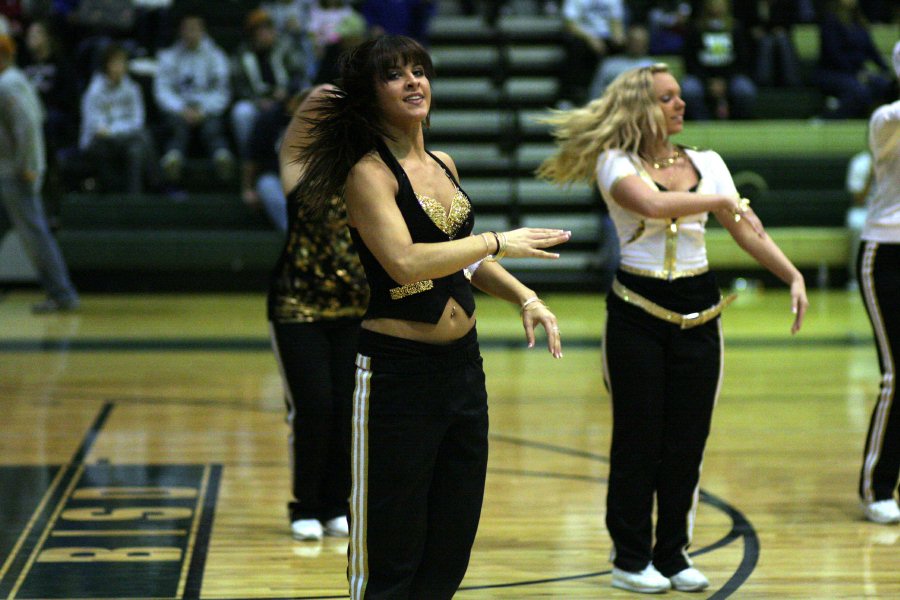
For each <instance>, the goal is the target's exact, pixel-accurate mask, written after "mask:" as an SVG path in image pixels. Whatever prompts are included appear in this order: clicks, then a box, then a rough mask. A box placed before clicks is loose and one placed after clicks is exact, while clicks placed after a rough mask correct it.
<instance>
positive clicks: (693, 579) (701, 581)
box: [669, 567, 709, 592]
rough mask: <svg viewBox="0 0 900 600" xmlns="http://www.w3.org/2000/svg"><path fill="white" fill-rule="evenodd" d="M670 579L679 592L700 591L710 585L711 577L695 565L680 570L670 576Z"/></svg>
mask: <svg viewBox="0 0 900 600" xmlns="http://www.w3.org/2000/svg"><path fill="white" fill-rule="evenodd" d="M669 581H671V582H672V587H673V588H674V589H676V590H678V591H679V592H699V591H701V590H705V589H706V588H708V587H709V579H707V578H706V575H704V574H703V573H701V572H700V571H698V570H697V569H695V568H694V567H688V568H687V569H682V570H681V571H678V572H677V573H675V574H674V575H672V576H671V577H669Z"/></svg>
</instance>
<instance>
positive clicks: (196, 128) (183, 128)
mask: <svg viewBox="0 0 900 600" xmlns="http://www.w3.org/2000/svg"><path fill="white" fill-rule="evenodd" d="M228 67H229V65H228V57H227V56H226V54H225V52H224V51H223V50H222V49H221V48H220V47H219V46H218V45H217V44H216V43H215V42H214V41H213V40H212V39H211V38H210V37H209V36H208V35H207V34H206V25H205V22H204V20H203V17H201V16H200V15H197V14H190V13H189V14H185V16H184V17H183V18H182V19H181V23H180V26H179V41H178V42H176V43H175V44H174V45H173V46H172V47H170V48H168V49H165V50H162V51H161V52H160V53H159V69H158V72H157V75H156V78H155V79H154V81H153V93H154V96H155V98H156V103H157V105H158V106H159V109H160V111H161V113H162V118H163V120H164V123H165V125H166V126H167V129H168V132H167V134H168V138H167V139H166V142H165V154H164V155H163V157H162V168H163V171H164V172H165V175H166V177H167V179H169V180H170V181H178V180H179V179H180V178H181V171H182V167H183V165H184V160H185V157H186V156H187V154H188V149H189V145H190V141H191V137H192V134H195V133H196V134H199V137H200V138H201V141H202V142H203V145H204V146H205V149H206V151H207V152H208V153H209V155H210V156H211V157H212V160H213V163H214V164H215V167H216V172H217V174H218V176H219V178H220V179H223V180H228V179H230V178H231V176H232V173H233V169H234V156H233V155H232V153H231V150H229V148H228V142H227V140H226V138H225V129H224V123H223V114H224V112H225V109H226V108H227V107H228V103H229V101H230V99H231V87H230V82H229V78H230V72H229V68H228Z"/></svg>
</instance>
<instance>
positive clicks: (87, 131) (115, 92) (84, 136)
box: [78, 73, 145, 149]
mask: <svg viewBox="0 0 900 600" xmlns="http://www.w3.org/2000/svg"><path fill="white" fill-rule="evenodd" d="M144 118H145V111H144V98H143V96H142V95H141V89H140V87H138V85H137V84H136V83H135V82H134V81H132V80H131V78H129V77H128V76H127V75H126V76H125V77H124V78H123V79H122V81H120V82H119V84H118V85H113V83H112V82H111V81H110V80H109V79H108V78H107V77H106V76H105V75H102V74H100V73H98V74H96V75H94V77H93V79H91V83H90V85H89V86H88V89H87V90H86V91H85V93H84V95H83V96H82V98H81V136H80V138H79V140H78V145H79V147H81V148H82V149H85V148H87V147H88V146H89V145H90V144H91V141H92V140H93V139H94V136H96V135H97V132H98V131H100V130H101V129H105V130H106V131H107V132H108V133H109V134H110V135H122V134H126V133H131V132H134V131H137V130H139V129H141V128H143V127H144Z"/></svg>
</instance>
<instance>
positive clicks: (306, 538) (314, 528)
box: [291, 519, 323, 542]
mask: <svg viewBox="0 0 900 600" xmlns="http://www.w3.org/2000/svg"><path fill="white" fill-rule="evenodd" d="M322 533H323V531H322V524H321V523H319V520H318V519H297V520H296V521H294V522H293V523H291V535H293V536H294V539H295V540H297V541H299V542H314V541H316V540H321V539H322Z"/></svg>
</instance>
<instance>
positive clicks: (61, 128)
mask: <svg viewBox="0 0 900 600" xmlns="http://www.w3.org/2000/svg"><path fill="white" fill-rule="evenodd" d="M25 49H26V51H25V52H22V53H20V58H21V62H20V64H21V68H22V71H23V72H24V73H25V77H27V78H28V81H29V82H30V83H31V85H32V86H34V88H35V90H37V93H38V96H40V98H41V102H42V103H43V105H44V140H45V144H46V150H47V171H46V173H45V176H44V183H45V188H44V195H43V196H44V202H45V207H46V209H47V212H48V217H49V218H50V219H51V220H53V219H55V218H56V216H57V214H58V212H59V206H58V205H59V200H60V197H61V195H62V183H61V182H62V179H63V177H61V174H62V173H64V172H65V171H66V165H67V164H69V162H70V159H71V158H72V157H73V156H74V155H75V154H76V153H77V151H76V147H77V141H78V97H79V96H80V95H81V89H82V88H81V87H80V86H79V83H78V77H77V76H76V73H75V69H74V67H73V66H72V63H71V61H70V60H69V58H68V57H67V53H66V52H65V48H64V47H63V42H62V40H61V39H60V37H59V36H58V35H57V34H56V31H55V29H54V28H53V26H52V25H51V24H50V21H45V20H38V21H34V22H33V23H31V24H30V25H29V26H28V29H27V30H26V31H25Z"/></svg>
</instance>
